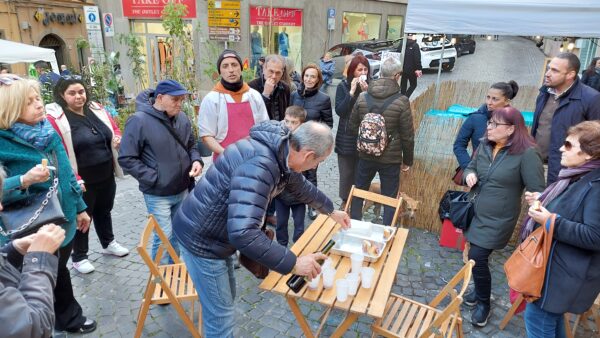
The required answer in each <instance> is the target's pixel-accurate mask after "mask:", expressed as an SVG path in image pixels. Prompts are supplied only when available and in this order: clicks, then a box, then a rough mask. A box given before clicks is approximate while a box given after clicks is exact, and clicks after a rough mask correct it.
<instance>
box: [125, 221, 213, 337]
mask: <svg viewBox="0 0 600 338" xmlns="http://www.w3.org/2000/svg"><path fill="white" fill-rule="evenodd" d="M153 232H156V234H157V235H158V237H159V238H160V240H161V244H160V246H159V248H158V251H157V254H156V258H155V259H154V260H152V257H151V256H150V254H149V253H148V250H147V249H146V248H147V247H148V245H149V244H150V243H151V240H152V236H151V235H152V233H153ZM165 250H166V251H167V254H168V255H169V256H170V257H171V259H172V260H173V262H174V263H173V264H166V265H160V264H159V263H160V259H161V257H162V254H163V252H164V251H165ZM137 251H138V253H139V254H140V256H141V257H142V259H143V260H144V263H146V265H147V266H148V268H149V269H150V277H149V278H148V284H147V285H146V291H145V292H144V299H143V300H142V306H141V307H140V312H139V314H138V322H137V327H136V329H135V336H134V337H135V338H139V337H140V336H141V335H142V330H143V328H144V322H145V320H146V316H147V315H148V310H149V309H150V305H151V304H172V305H173V307H174V308H175V311H177V314H178V315H179V316H180V317H181V319H182V320H183V323H184V324H185V326H186V327H187V328H188V330H189V331H190V333H191V334H192V336H193V337H195V338H200V337H201V334H202V308H201V307H200V305H198V309H199V311H198V312H199V314H198V326H197V327H194V303H195V302H196V301H197V300H198V294H197V293H196V289H195V288H194V284H193V283H192V279H191V277H190V275H189V274H188V271H187V268H186V266H185V263H183V262H182V261H181V260H180V259H179V257H178V256H177V254H176V253H175V250H174V249H173V246H172V245H171V243H170V242H169V239H168V238H167V236H166V235H165V233H164V232H163V231H162V230H161V229H160V226H159V225H158V223H157V222H156V219H155V218H154V216H152V215H150V216H149V217H148V222H147V223H146V226H145V228H144V231H143V232H142V238H141V240H140V243H139V245H138V246H137ZM182 301H189V302H190V312H189V314H188V313H186V311H185V309H184V308H183V306H182V305H181V302H182Z"/></svg>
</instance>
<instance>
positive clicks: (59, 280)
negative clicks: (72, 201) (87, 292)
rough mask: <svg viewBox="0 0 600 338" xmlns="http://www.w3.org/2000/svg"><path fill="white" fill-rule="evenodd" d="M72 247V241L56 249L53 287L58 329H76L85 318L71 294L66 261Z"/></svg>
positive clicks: (55, 326) (69, 275) (56, 327)
mask: <svg viewBox="0 0 600 338" xmlns="http://www.w3.org/2000/svg"><path fill="white" fill-rule="evenodd" d="M72 249H73V241H71V242H70V243H69V244H68V245H67V246H65V247H62V248H60V249H59V250H58V275H57V277H56V287H54V313H55V314H56V322H55V324H54V328H55V329H57V330H59V331H66V330H77V329H79V328H80V327H81V326H82V325H83V323H85V320H86V318H85V317H84V316H83V310H82V309H81V306H80V305H79V303H78V302H77V300H76V299H75V295H73V285H72V284H71V274H70V273H69V269H67V261H68V260H69V256H70V255H71V250H72Z"/></svg>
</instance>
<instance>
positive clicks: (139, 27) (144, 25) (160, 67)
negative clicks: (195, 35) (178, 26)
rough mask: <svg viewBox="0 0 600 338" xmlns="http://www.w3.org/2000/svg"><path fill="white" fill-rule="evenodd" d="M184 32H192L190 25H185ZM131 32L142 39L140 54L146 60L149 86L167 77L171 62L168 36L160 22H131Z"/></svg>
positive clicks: (145, 66) (145, 65)
mask: <svg viewBox="0 0 600 338" xmlns="http://www.w3.org/2000/svg"><path fill="white" fill-rule="evenodd" d="M186 26H187V27H186V30H188V31H190V32H191V31H192V24H191V23H188V24H187V25H186ZM131 30H132V31H133V32H134V33H135V34H136V35H138V36H140V37H141V38H142V45H143V47H142V53H143V54H144V57H145V58H146V63H145V64H144V68H145V70H146V72H147V74H148V80H149V83H150V86H154V85H156V83H158V82H159V81H160V80H163V79H164V78H166V77H168V74H167V71H168V63H170V62H172V51H171V44H170V43H169V34H168V33H167V31H166V30H165V29H164V28H163V26H162V24H161V23H160V22H144V21H139V20H135V21H132V22H131Z"/></svg>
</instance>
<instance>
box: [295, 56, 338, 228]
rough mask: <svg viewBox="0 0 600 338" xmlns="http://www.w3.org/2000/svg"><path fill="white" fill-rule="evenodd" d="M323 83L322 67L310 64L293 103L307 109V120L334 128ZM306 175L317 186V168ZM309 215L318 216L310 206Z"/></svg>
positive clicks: (303, 72) (329, 102)
mask: <svg viewBox="0 0 600 338" xmlns="http://www.w3.org/2000/svg"><path fill="white" fill-rule="evenodd" d="M321 85H323V74H322V73H321V69H320V68H319V66H317V65H316V64H314V63H310V64H308V65H307V66H306V67H304V69H303V70H302V83H301V84H300V87H298V90H296V91H295V92H293V93H292V99H291V102H292V103H291V105H292V106H300V107H302V108H304V109H305V110H306V122H308V121H318V122H323V123H325V124H327V125H328V126H329V128H333V115H332V113H331V99H330V98H329V95H327V94H325V93H323V92H321V91H319V88H320V87H321ZM304 176H305V177H306V179H307V180H309V181H310V182H311V183H312V184H314V185H315V187H316V186H317V168H315V169H311V170H307V171H305V172H304ZM308 216H309V217H310V218H311V219H315V218H316V217H317V212H316V211H315V209H313V208H308Z"/></svg>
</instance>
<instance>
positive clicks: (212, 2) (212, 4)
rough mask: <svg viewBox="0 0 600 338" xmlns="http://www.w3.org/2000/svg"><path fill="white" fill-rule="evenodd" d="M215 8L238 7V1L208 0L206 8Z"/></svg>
mask: <svg viewBox="0 0 600 338" xmlns="http://www.w3.org/2000/svg"><path fill="white" fill-rule="evenodd" d="M215 8H221V9H240V8H241V6H240V2H239V1H216V0H209V1H208V9H215Z"/></svg>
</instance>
